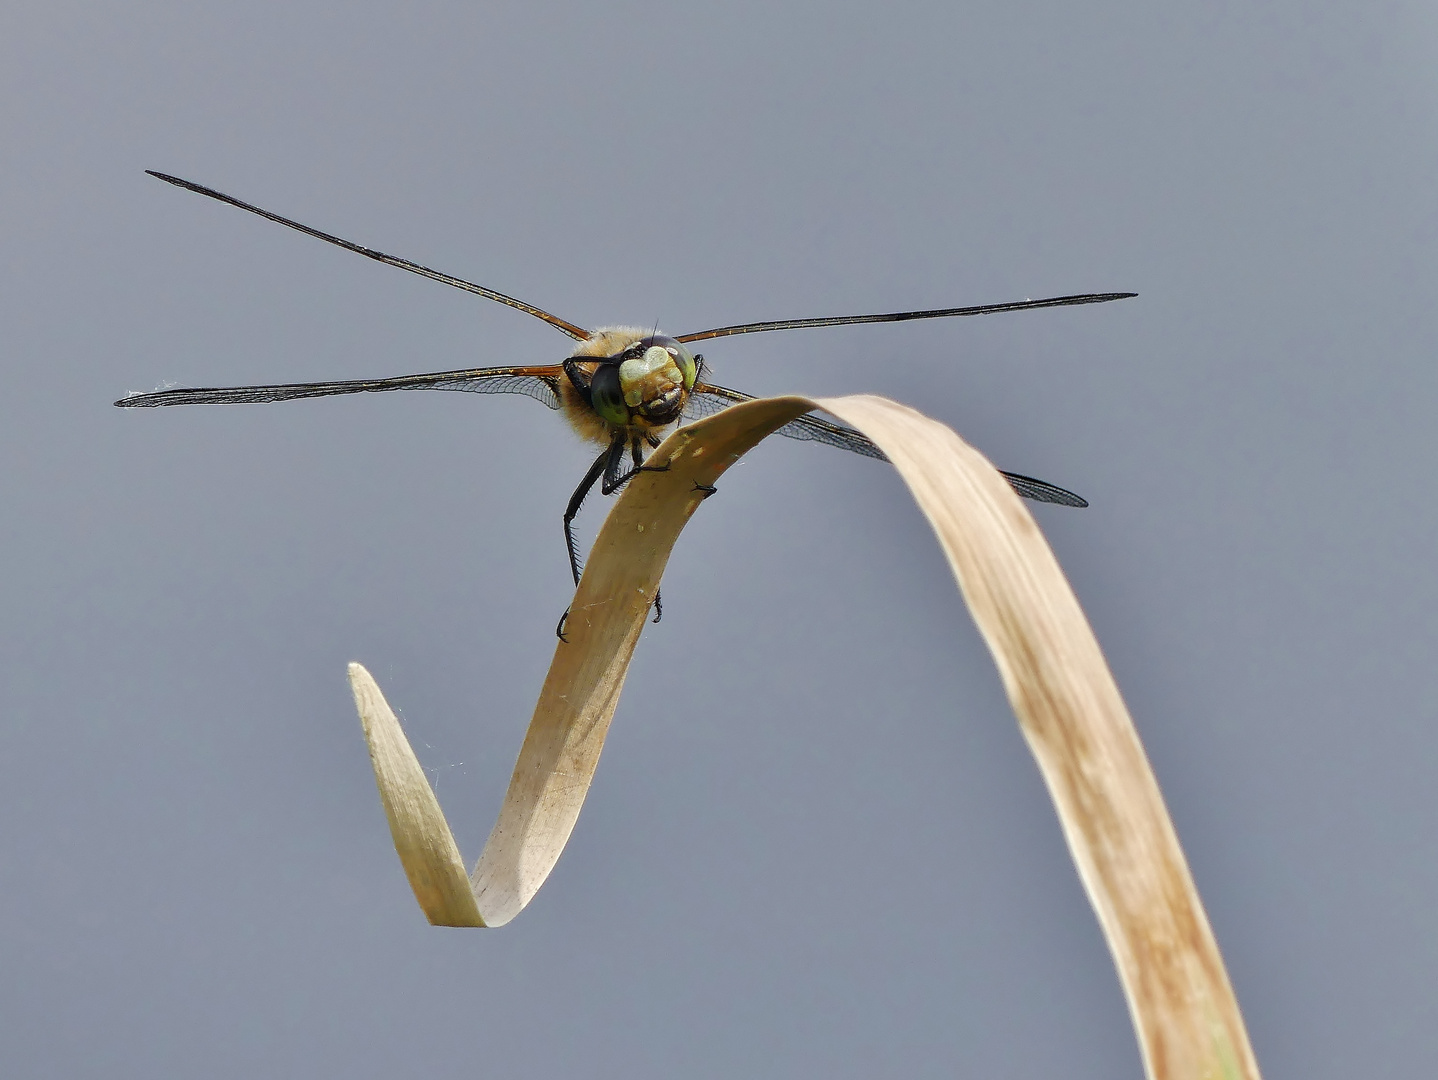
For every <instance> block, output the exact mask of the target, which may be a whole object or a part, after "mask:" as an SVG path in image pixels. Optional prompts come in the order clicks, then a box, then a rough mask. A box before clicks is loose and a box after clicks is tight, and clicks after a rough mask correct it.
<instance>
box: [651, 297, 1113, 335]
mask: <svg viewBox="0 0 1438 1080" xmlns="http://www.w3.org/2000/svg"><path fill="white" fill-rule="evenodd" d="M1137 295H1138V293H1131V292H1119V293H1080V294H1078V295H1076V296H1050V297H1048V298H1047V299H1044V300H1016V301H1014V302H1012V303H1008V304H971V305H970V306H968V307H951V308H930V309H928V310H927V311H891V312H888V313H887V314H884V315H832V316H825V317H823V318H818V319H774V320H770V321H769V322H754V323H738V324H737V325H734V326H719V327H716V328H715V329H713V330H701V331H700V332H699V333H697V334H681V335H680V336H679V338H678V340H679V341H708V340H709V339H710V338H721V337H733V336H734V335H735V334H762V333H765V332H767V331H769V330H802V329H805V328H808V327H815V326H854V325H856V324H858V323H882V322H908V321H910V320H911V319H948V318H953V317H954V316H961V315H993V314H997V313H999V312H1004V311H1033V310H1034V309H1036V308H1051V307H1072V306H1073V305H1075V304H1106V303H1108V302H1109V301H1110V300H1127V299H1129V298H1130V297H1133V296H1137Z"/></svg>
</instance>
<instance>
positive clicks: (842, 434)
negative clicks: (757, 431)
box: [684, 382, 889, 461]
mask: <svg viewBox="0 0 1438 1080" xmlns="http://www.w3.org/2000/svg"><path fill="white" fill-rule="evenodd" d="M753 400H754V398H753V395H751V394H741V393H740V392H739V391H738V390H730V389H729V388H728V387H725V386H715V385H714V384H713V383H706V382H697V383H695V384H694V392H693V393H692V394H691V395H690V396H689V402H688V404H687V405H686V406H685V408H684V419H686V420H697V419H698V418H699V417H701V416H713V415H714V414H715V413H717V412H718V411H719V410H721V409H725V408H728V407H729V406H730V405H735V404H737V403H738V402H741V401H753ZM778 433H779V434H780V435H783V436H785V437H786V438H790V439H805V440H807V441H809V442H821V443H824V444H825V445H826V446H837V447H838V448H839V449H840V450H848V451H850V452H852V453H855V454H863V455H864V456H865V457H871V458H877V459H878V460H879V461H888V460H889V459H888V458H887V457H885V456H884V452H883V451H882V450H880V449H879V448H878V447H877V446H875V445H874V444H873V443H872V442H870V441H869V440H868V438H866V437H865V436H864V435H861V434H860V433H859V432H857V431H855V430H854V429H853V428H849V427H840V426H839V425H838V424H831V423H829V421H827V420H820V419H819V418H818V417H817V416H813V415H810V414H807V413H806V414H805V415H804V416H801V417H799V418H798V419H797V420H790V421H789V422H788V423H787V424H785V425H784V426H783V427H781V428H779V429H778Z"/></svg>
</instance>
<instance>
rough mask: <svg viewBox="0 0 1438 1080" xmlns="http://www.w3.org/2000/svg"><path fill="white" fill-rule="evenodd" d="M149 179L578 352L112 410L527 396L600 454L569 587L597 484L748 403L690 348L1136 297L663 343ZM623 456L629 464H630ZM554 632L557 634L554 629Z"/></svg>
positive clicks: (588, 476) (1072, 502)
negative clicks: (400, 273)
mask: <svg viewBox="0 0 1438 1080" xmlns="http://www.w3.org/2000/svg"><path fill="white" fill-rule="evenodd" d="M150 175H152V176H155V177H158V178H159V179H161V180H164V181H165V182H166V183H169V184H174V185H175V186H176V187H181V188H185V189H187V190H189V191H194V192H196V193H198V194H200V195H205V196H207V197H209V198H212V199H217V200H218V201H220V202H224V203H229V204H230V205H231V206H237V207H239V208H240V209H241V210H247V211H249V212H250V213H252V214H258V215H259V216H260V217H263V218H267V219H268V220H270V221H274V222H277V223H278V224H280V225H284V226H287V227H288V228H291V229H295V230H296V231H298V232H302V233H305V234H306V235H308V236H313V237H316V238H318V239H320V240H324V241H325V242H327V243H330V244H335V245H337V246H339V247H342V248H345V249H346V250H348V251H353V252H355V253H356V254H359V255H363V256H364V257H365V258H367V259H374V260H375V261H376V262H382V263H385V264H387V265H389V266H397V267H399V268H400V269H402V270H408V271H410V272H411V273H414V274H419V275H421V276H422V277H427V278H431V279H433V280H435V281H440V282H443V283H444V284H446V285H452V286H454V287H455V288H457V289H463V290H464V291H465V292H470V293H474V294H476V295H478V296H483V297H485V298H486V299H489V300H494V301H497V302H498V303H501V304H505V305H507V306H509V307H512V308H517V309H519V310H520V311H523V312H526V313H527V314H529V315H532V316H534V317H535V318H536V319H540V320H542V321H544V322H547V323H549V325H551V326H553V327H555V328H556V329H558V330H560V331H562V332H564V333H565V334H568V335H569V336H570V337H571V338H573V339H574V340H575V341H576V342H577V343H578V344H576V345H575V346H574V347H573V348H572V349H571V351H570V354H569V356H568V357H567V358H566V359H565V360H564V361H563V362H562V363H559V364H553V365H548V366H542V367H487V368H469V369H463V370H458V371H436V372H429V373H426V374H421V375H401V376H399V377H397V378H385V379H352V380H347V381H344V382H319V383H283V384H277V385H271V386H230V387H219V388H204V389H194V390H190V389H175V390H160V391H156V392H155V393H151V394H132V395H130V396H129V397H124V398H121V399H120V400H119V401H117V402H115V404H116V405H119V406H121V407H122V408H147V407H152V406H160V405H220V404H236V403H241V402H262V401H288V400H292V399H296V398H308V397H325V396H328V395H331V394H358V393H368V392H379V391H388V390H425V389H428V390H465V391H468V392H471V393H478V394H498V393H505V394H525V395H527V396H529V397H532V398H534V399H535V400H537V401H539V402H542V403H543V404H545V405H547V406H549V407H550V408H551V409H557V410H559V411H561V412H562V413H563V414H564V417H565V419H566V420H568V421H569V423H570V426H571V427H573V428H574V430H575V431H577V432H578V433H579V434H580V435H581V436H582V437H583V438H585V439H587V440H589V441H591V442H594V443H597V444H599V445H600V446H602V447H603V449H602V450H601V451H600V452H599V456H598V457H597V458H595V460H594V462H593V463H592V464H591V465H590V466H589V471H588V472H586V473H585V475H584V479H583V480H581V481H580V483H579V487H577V488H576V489H575V491H574V494H573V495H572V496H571V497H570V500H569V505H568V507H567V508H566V509H565V512H564V538H565V545H566V547H567V549H568V552H569V567H570V570H571V571H572V573H573V575H574V583H575V584H576V585H578V584H579V571H580V559H579V548H578V545H577V544H576V543H575V540H574V531H573V528H572V524H573V521H574V518H575V516H576V515H577V514H578V513H579V508H580V506H581V505H582V504H583V502H584V499H585V497H586V496H587V495H588V494H589V492H590V491H591V490H592V489H593V487H594V485H595V484H600V490H601V491H602V492H603V493H604V494H605V495H609V494H611V493H613V492H614V491H617V490H618V489H619V488H621V487H623V486H624V484H625V482H627V481H628V480H629V479H630V478H631V477H632V476H634V474H635V473H636V472H638V471H640V470H641V469H642V468H644V458H645V455H646V452H647V451H648V450H650V449H653V448H654V447H657V446H658V445H659V443H660V438H661V434H662V433H663V432H664V430H665V429H666V428H669V427H671V426H672V425H674V424H676V423H679V422H680V421H682V420H686V419H694V418H697V417H701V416H708V415H712V414H713V413H715V412H718V411H719V410H720V409H723V408H726V407H728V406H729V405H732V404H734V403H736V402H740V401H748V400H750V395H748V394H744V393H741V392H739V391H738V390H730V389H728V388H727V387H723V386H719V385H717V384H715V383H711V382H709V381H708V377H707V376H708V372H707V366H706V365H705V363H704V358H703V357H702V356H699V355H698V354H696V353H693V352H691V351H690V350H689V348H688V343H689V342H693V341H705V340H708V339H710V338H721V337H732V336H734V335H736V334H756V333H763V332H767V331H770V330H794V329H801V328H805V327H820V326H848V325H853V324H856V323H876V322H906V321H908V320H911V319H936V318H947V317H951V316H962V315H987V314H992V313H995V312H1003V311H1025V310H1031V309H1035V308H1050V307H1068V306H1072V305H1076V304H1098V303H1103V302H1105V301H1108V300H1121V299H1124V298H1125V297H1130V296H1133V295H1135V294H1134V293H1084V294H1081V295H1074V296H1056V297H1051V298H1049V299H1045V300H1019V301H1015V302H1013V303H1008V304H982V305H978V306H970V307H955V308H934V309H929V310H925V311H897V312H891V313H889V314H884V315H841V316H834V317H824V318H817V319H782V320H777V321H771V322H758V323H740V324H736V325H733V326H721V327H717V328H716V329H713V330H703V331H700V332H699V333H694V334H681V335H680V336H678V337H667V336H665V335H663V334H659V333H657V332H652V331H651V332H646V331H644V330H641V329H637V328H634V327H625V326H617V327H606V328H602V329H599V330H595V331H592V332H591V331H588V330H585V329H583V328H582V327H580V326H577V325H575V324H574V323H571V322H568V321H566V320H564V319H561V318H560V317H559V316H557V315H552V314H550V313H549V312H547V311H545V310H543V309H542V308H538V307H535V306H534V305H533V304H527V303H525V302H524V301H523V300H517V299H515V298H514V297H512V296H507V295H505V294H504V293H501V292H497V291H496V290H494V289H489V288H486V287H485V286H483V285H476V284H474V283H473V282H471V281H465V280H464V279H463V278H457V277H453V276H451V275H449V274H444V273H441V272H440V271H438V270H431V269H430V268H429V267H427V266H421V265H420V264H418V263H413V262H410V261H409V260H407V259H401V258H398V257H396V256H393V255H386V254H385V253H384V252H382V251H375V250H374V249H372V248H367V247H363V246H361V245H360V244H356V243H353V242H352V241H349V240H342V239H340V238H339V237H338V236H333V235H331V234H330V233H326V232H321V231H320V230H318V229H314V228H311V227H310V226H308V225H301V224H300V223H299V222H297V221H292V220H290V219H289V218H286V217H281V216H280V215H278V214H274V213H271V212H270V211H268V210H261V209H260V208H259V207H258V206H252V205H251V204H249V203H246V202H241V201H240V200H239V199H236V198H234V197H233V196H231V195H225V194H223V193H222V192H219V191H215V190H214V189H213V188H207V187H202V186H201V185H199V184H194V183H191V182H190V181H188V180H181V179H179V178H177V177H174V176H166V175H165V174H163V173H151V174H150ZM779 434H780V435H786V436H788V437H789V438H792V439H805V440H808V441H812V442H820V443H824V444H825V445H828V446H834V447H838V448H839V449H841V450H848V451H850V452H852V453H855V454H861V455H863V456H865V457H871V458H877V459H878V460H880V461H884V460H887V459H886V458H885V457H884V453H883V451H881V450H880V449H879V448H878V447H877V446H875V445H874V444H873V443H872V442H870V441H869V440H868V439H867V438H865V437H864V435H862V434H861V433H859V432H857V431H855V430H854V429H852V428H848V427H843V426H842V425H839V424H834V423H830V422H829V421H827V420H823V419H820V418H819V417H817V416H813V415H806V416H801V417H799V418H798V419H797V420H793V421H790V422H789V423H788V424H785V425H784V426H783V427H781V428H780V429H779ZM626 457H627V458H628V459H629V463H630V464H629V465H628V466H626V462H625V458H626ZM1004 476H1005V477H1006V478H1007V479H1008V481H1009V483H1010V484H1011V485H1012V486H1013V488H1014V490H1015V491H1017V492H1018V493H1019V494H1020V495H1022V496H1024V498H1027V499H1033V500H1036V501H1038V502H1049V503H1057V504H1059V505H1061V506H1087V505H1088V503H1086V502H1085V501H1084V500H1083V499H1081V498H1079V496H1077V495H1075V494H1074V493H1073V492H1071V491H1065V490H1064V489H1063V488H1060V487H1055V486H1054V485H1053V484H1047V483H1045V482H1044V481H1042V480H1035V479H1034V478H1033V477H1030V476H1022V475H1020V474H1018V473H1004ZM654 621H655V622H658V621H659V597H658V595H657V594H656V595H655V620H654ZM560 626H561V634H560V636H561V637H563V633H562V627H563V623H562V622H561V624H560Z"/></svg>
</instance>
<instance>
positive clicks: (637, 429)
mask: <svg viewBox="0 0 1438 1080" xmlns="http://www.w3.org/2000/svg"><path fill="white" fill-rule="evenodd" d="M590 357H598V358H599V359H598V360H591V359H590ZM701 360H702V357H696V356H695V355H694V354H693V353H692V352H690V351H689V349H688V347H687V346H685V345H684V344H683V343H681V342H679V341H677V340H675V339H674V338H671V337H665V336H664V335H662V334H649V335H646V334H645V333H644V331H643V330H639V329H635V328H633V327H626V326H616V327H606V328H604V329H601V330H597V331H595V332H594V333H593V334H591V335H590V336H589V337H588V338H587V339H586V340H585V341H584V342H583V343H581V344H580V346H579V347H578V348H576V349H575V350H574V352H573V354H571V356H570V358H569V359H568V360H566V361H565V362H564V363H563V365H561V366H562V367H563V368H564V373H565V376H566V379H565V383H564V384H561V385H563V386H564V390H563V391H562V392H561V394H560V406H561V408H562V409H563V410H564V414H565V418H566V419H568V420H569V422H570V426H572V427H573V428H574V429H575V430H576V431H578V432H579V433H580V434H581V435H582V436H586V437H589V438H592V439H595V441H605V442H608V441H609V440H610V439H611V438H612V437H613V436H614V435H616V434H622V435H623V436H625V437H626V438H627V439H629V440H633V439H635V438H640V439H644V440H645V441H646V442H648V441H649V436H651V435H653V434H655V433H656V432H658V431H661V430H663V429H664V428H667V427H669V426H670V425H671V424H674V423H676V422H677V421H678V420H679V417H680V415H681V414H682V413H683V411H684V406H685V404H686V403H687V402H688V400H689V395H690V393H691V392H692V391H693V390H694V384H695V381H696V379H697V378H698V375H699V363H700V361H701ZM587 412H592V413H593V414H594V416H595V417H597V418H598V419H599V420H600V421H601V422H602V432H601V431H599V430H597V429H596V428H595V425H594V423H593V420H592V418H591V417H589V416H586V415H585V414H586V413H587ZM601 433H602V435H603V436H605V438H603V439H602V440H600V439H599V438H598V437H597V436H598V435H600V434H601Z"/></svg>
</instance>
